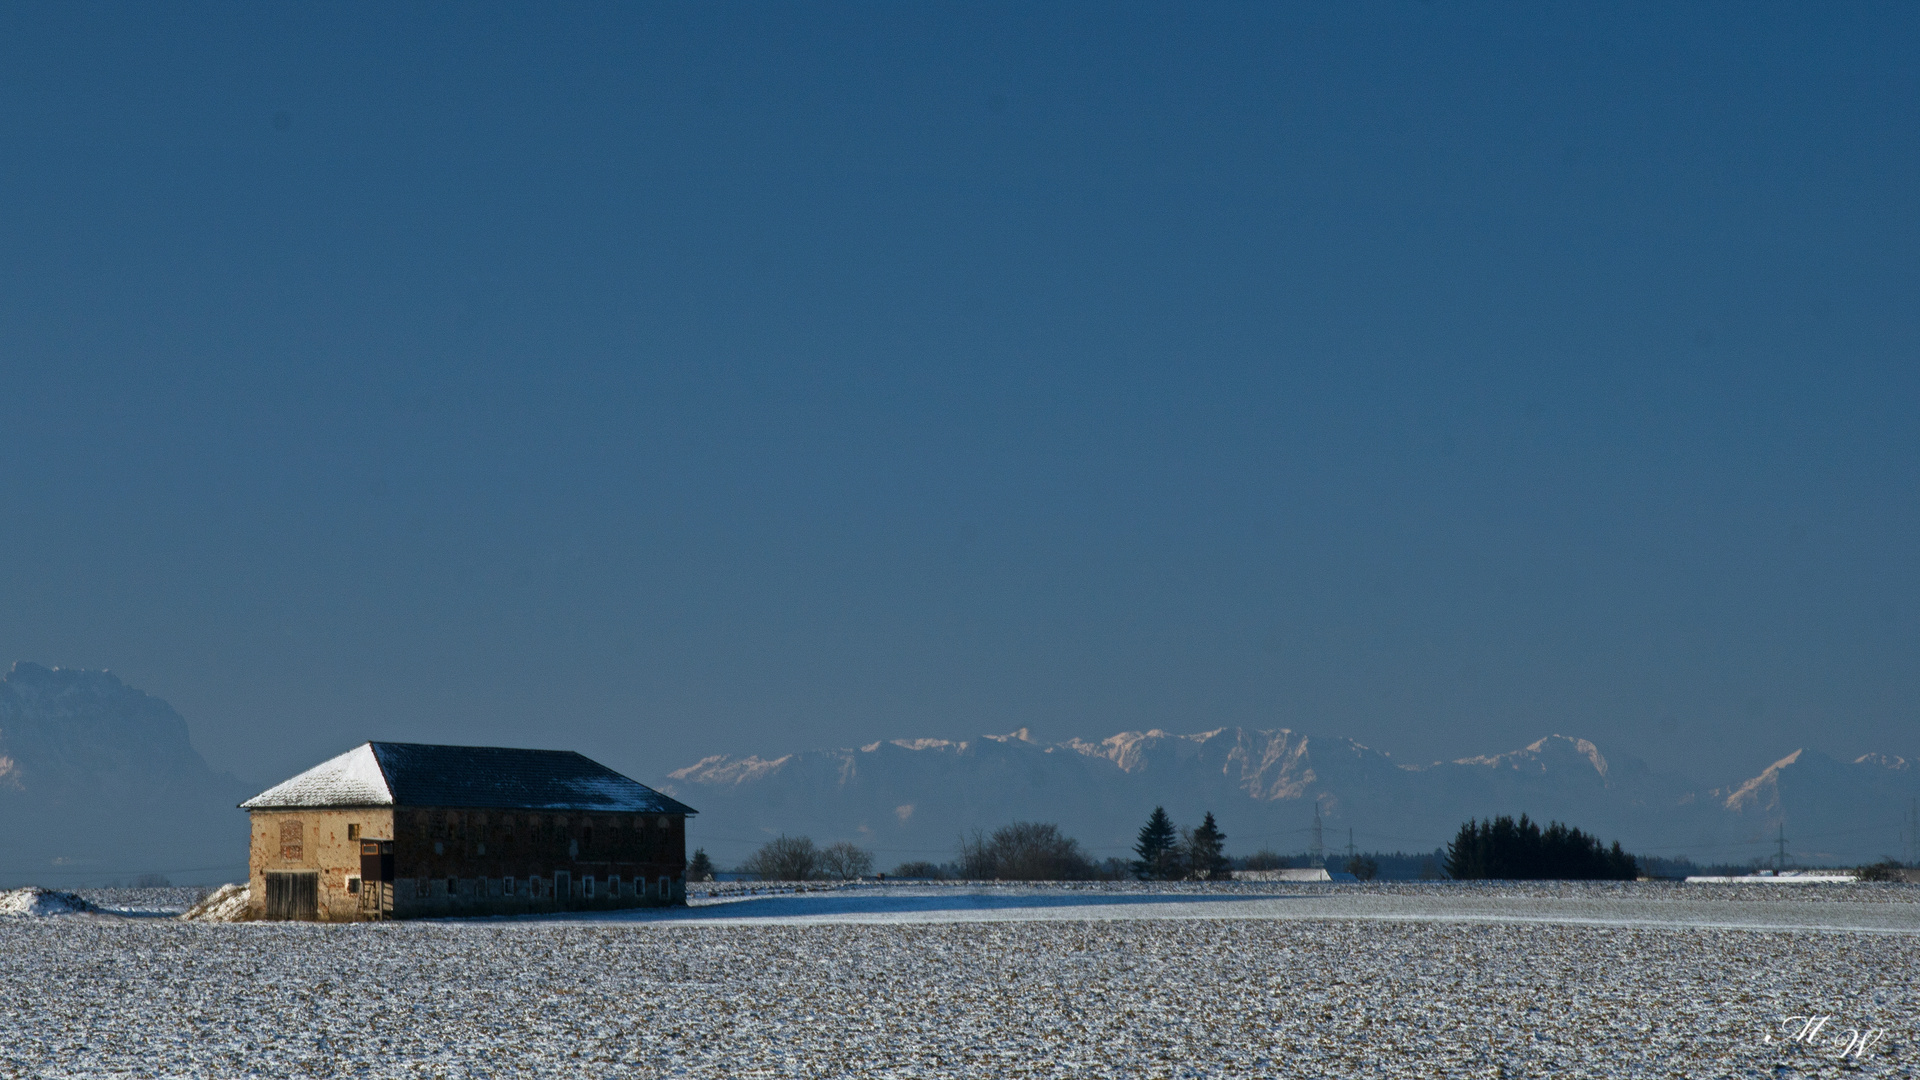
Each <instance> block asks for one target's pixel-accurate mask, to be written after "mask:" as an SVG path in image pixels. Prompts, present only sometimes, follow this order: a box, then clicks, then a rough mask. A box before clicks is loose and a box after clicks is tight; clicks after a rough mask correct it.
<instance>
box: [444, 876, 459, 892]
mask: <svg viewBox="0 0 1920 1080" xmlns="http://www.w3.org/2000/svg"><path fill="white" fill-rule="evenodd" d="M447 895H448V896H458V895H460V879H459V878H448V879H447Z"/></svg>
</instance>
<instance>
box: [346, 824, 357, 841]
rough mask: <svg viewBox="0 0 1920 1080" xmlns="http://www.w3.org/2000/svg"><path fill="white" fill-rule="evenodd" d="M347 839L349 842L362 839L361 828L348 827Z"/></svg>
mask: <svg viewBox="0 0 1920 1080" xmlns="http://www.w3.org/2000/svg"><path fill="white" fill-rule="evenodd" d="M347 839H349V840H358V839H360V826H358V825H349V826H347Z"/></svg>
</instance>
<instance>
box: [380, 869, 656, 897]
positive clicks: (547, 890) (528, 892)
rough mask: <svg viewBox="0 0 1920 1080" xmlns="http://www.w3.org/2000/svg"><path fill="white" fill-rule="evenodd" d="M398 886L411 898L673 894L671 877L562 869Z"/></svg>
mask: <svg viewBox="0 0 1920 1080" xmlns="http://www.w3.org/2000/svg"><path fill="white" fill-rule="evenodd" d="M401 886H402V887H406V886H412V889H413V895H414V898H415V899H427V898H430V897H442V896H451V897H456V898H459V899H468V900H473V899H495V900H497V899H506V898H510V897H511V898H518V899H524V900H552V899H554V898H556V897H571V898H573V899H579V900H593V899H597V898H601V897H606V898H608V899H612V898H615V897H623V896H625V897H633V898H635V899H646V898H649V897H651V898H653V899H657V900H666V899H671V898H672V896H673V878H670V877H660V878H657V879H655V881H654V882H653V883H652V884H651V885H649V883H648V882H647V881H646V880H644V879H642V878H632V879H623V878H621V877H620V875H618V874H612V875H609V876H607V877H604V878H596V877H594V875H592V874H587V875H584V876H582V877H578V878H576V877H574V876H573V875H571V874H568V873H567V872H565V871H561V872H559V873H557V874H554V875H553V876H552V877H523V878H516V877H497V878H453V877H450V878H412V879H409V880H406V881H403V882H401Z"/></svg>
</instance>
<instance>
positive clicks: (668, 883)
mask: <svg viewBox="0 0 1920 1080" xmlns="http://www.w3.org/2000/svg"><path fill="white" fill-rule="evenodd" d="M672 895H673V879H672V878H661V879H660V899H662V900H665V899H667V898H668V897H670V896H672Z"/></svg>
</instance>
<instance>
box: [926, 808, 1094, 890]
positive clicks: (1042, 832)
mask: <svg viewBox="0 0 1920 1080" xmlns="http://www.w3.org/2000/svg"><path fill="white" fill-rule="evenodd" d="M1097 872H1098V871H1097V870H1096V868H1095V867H1094V865H1093V863H1092V862H1091V861H1090V860H1088V858H1087V856H1086V854H1085V853H1084V852H1082V851H1081V850H1080V842H1079V841H1078V840H1075V839H1073V838H1072V837H1070V836H1066V835H1064V834H1062V833H1061V832H1060V826H1058V825H1048V824H1044V823H1041V822H1035V821H1016V822H1014V823H1013V824H1011V825H1002V826H1001V827H1000V828H998V829H995V830H993V834H992V835H987V834H985V833H982V832H980V830H978V829H975V830H974V833H973V835H972V836H971V837H961V839H960V873H961V876H963V877H967V878H972V879H975V880H981V881H1082V880H1086V879H1088V878H1091V877H1093V876H1094V875H1095V874H1096V873H1097Z"/></svg>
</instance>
